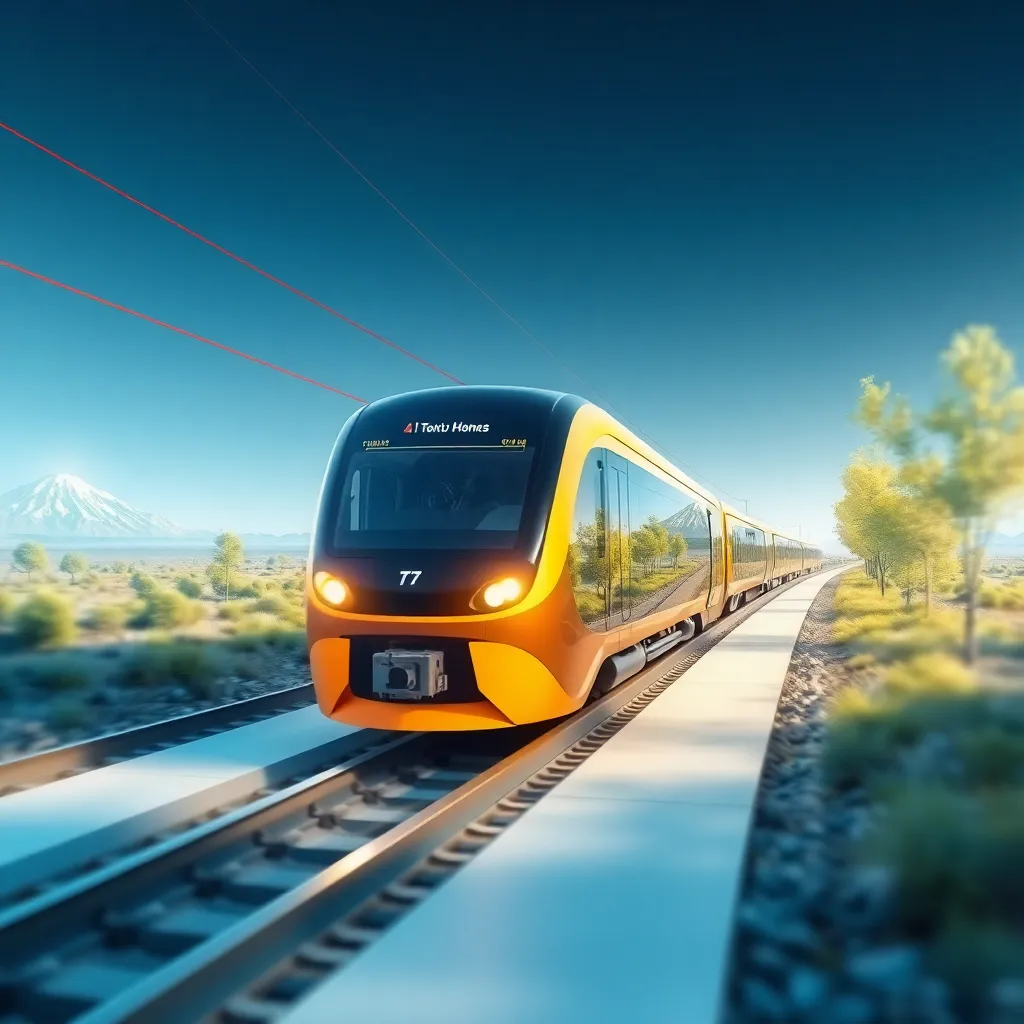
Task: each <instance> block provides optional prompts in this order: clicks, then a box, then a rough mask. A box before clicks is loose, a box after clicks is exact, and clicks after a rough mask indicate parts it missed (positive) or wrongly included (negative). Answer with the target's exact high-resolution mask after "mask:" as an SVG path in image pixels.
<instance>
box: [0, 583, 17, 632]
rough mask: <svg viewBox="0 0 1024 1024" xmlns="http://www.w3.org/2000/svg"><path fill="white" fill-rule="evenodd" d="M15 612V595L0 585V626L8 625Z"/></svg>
mask: <svg viewBox="0 0 1024 1024" xmlns="http://www.w3.org/2000/svg"><path fill="white" fill-rule="evenodd" d="M13 614H14V595H13V594H12V593H11V592H10V591H9V590H4V589H3V588H2V587H0V626H6V625H7V623H8V622H10V621H11V617H12V615H13Z"/></svg>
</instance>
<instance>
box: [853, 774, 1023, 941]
mask: <svg viewBox="0 0 1024 1024" xmlns="http://www.w3.org/2000/svg"><path fill="white" fill-rule="evenodd" d="M867 850H868V851H869V855H871V856H872V857H874V858H877V859H878V860H879V861H881V862H882V863H885V864H887V865H889V866H890V867H891V868H892V869H893V870H894V872H895V877H896V885H897V900H896V907H895V910H896V913H897V915H898V917H899V919H900V921H901V923H902V925H903V927H904V928H905V929H906V930H907V931H908V932H909V933H911V934H928V933H932V932H934V931H936V930H938V929H939V928H940V927H942V926H943V925H948V924H949V923H950V922H951V921H952V920H955V919H963V918H965V917H972V918H982V919H986V918H987V919H988V920H999V919H1000V918H1004V919H1005V918H1007V917H1009V918H1011V919H1013V918H1019V915H1020V914H1021V913H1022V912H1024V872H1021V871H1020V870H1019V866H1020V864H1022V863H1024V793H1022V792H1020V791H996V792H991V793H985V794H984V795H982V796H975V797H972V796H970V795H967V794H964V793H960V792H955V791H952V790H949V789H945V788H941V787H937V786H928V785H915V786H907V787H905V788H904V789H903V790H902V791H901V792H900V793H899V794H897V795H896V796H895V797H894V798H893V799H892V801H891V802H890V804H889V808H888V813H887V814H886V817H885V821H884V822H883V823H882V824H881V825H880V826H879V829H878V830H877V832H876V833H875V835H874V836H873V837H872V839H871V840H870V841H869V843H868V845H867Z"/></svg>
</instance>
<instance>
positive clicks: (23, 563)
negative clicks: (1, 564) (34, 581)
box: [11, 540, 50, 579]
mask: <svg viewBox="0 0 1024 1024" xmlns="http://www.w3.org/2000/svg"><path fill="white" fill-rule="evenodd" d="M49 564H50V560H49V559H48V558H47V557H46V548H44V547H43V545H42V544H37V543H36V542H35V541H32V540H27V541H25V542H24V543H22V544H19V545H18V546H17V547H16V548H15V549H14V551H13V553H12V554H11V565H13V566H14V568H15V569H17V570H18V572H24V573H27V574H28V578H29V579H31V578H32V573H34V572H45V571H46V567H47V566H48V565H49Z"/></svg>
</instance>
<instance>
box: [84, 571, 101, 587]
mask: <svg viewBox="0 0 1024 1024" xmlns="http://www.w3.org/2000/svg"><path fill="white" fill-rule="evenodd" d="M99 582H100V574H99V573H98V572H96V571H95V570H91V571H89V572H87V573H86V574H85V575H84V576H83V577H82V583H83V584H85V586H87V587H95V586H96V584H97V583H99Z"/></svg>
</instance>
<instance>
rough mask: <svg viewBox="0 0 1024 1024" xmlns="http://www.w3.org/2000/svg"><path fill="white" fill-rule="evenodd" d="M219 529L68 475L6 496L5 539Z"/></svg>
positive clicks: (303, 537) (141, 538) (171, 535)
mask: <svg viewBox="0 0 1024 1024" xmlns="http://www.w3.org/2000/svg"><path fill="white" fill-rule="evenodd" d="M215 536H216V531H214V530H189V529H186V528H185V527H183V526H178V524H177V523H172V522H171V521H170V520H169V519H165V518H164V517H163V516H159V515H156V514H154V513H152V512H143V511H142V510H141V509H137V508H135V507H134V506H132V505H129V504H128V502H126V501H122V500H121V499H120V498H116V497H115V496H114V495H113V494H108V493H107V492H106V491H101V490H100V489H99V488H98V487H93V486H92V484H89V483H87V482H86V481H85V480H83V479H81V477H77V476H72V475H70V474H68V473H58V474H56V475H55V476H47V477H43V478H42V479H41V480H36V481H35V482H34V483H30V484H25V485H23V486H22V487H15V488H14V490H12V491H8V492H7V493H6V494H2V495H0V538H2V539H4V540H6V541H8V542H10V541H18V540H28V539H32V540H42V541H54V542H60V541H71V542H74V543H76V544H81V543H83V542H85V543H90V544H103V543H109V542H113V541H135V542H140V543H147V544H148V543H153V542H157V541H159V542H162V543H175V544H183V543H186V544H187V543H188V542H190V541H191V542H193V543H195V542H210V541H212V540H213V538H214V537H215ZM241 537H242V540H243V541H245V542H246V543H248V544H250V545H254V546H282V545H288V546H305V545H307V544H308V543H309V534H304V533H291V534H285V535H283V536H277V535H274V534H267V533H250V534H242V535H241Z"/></svg>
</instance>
